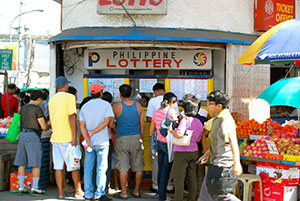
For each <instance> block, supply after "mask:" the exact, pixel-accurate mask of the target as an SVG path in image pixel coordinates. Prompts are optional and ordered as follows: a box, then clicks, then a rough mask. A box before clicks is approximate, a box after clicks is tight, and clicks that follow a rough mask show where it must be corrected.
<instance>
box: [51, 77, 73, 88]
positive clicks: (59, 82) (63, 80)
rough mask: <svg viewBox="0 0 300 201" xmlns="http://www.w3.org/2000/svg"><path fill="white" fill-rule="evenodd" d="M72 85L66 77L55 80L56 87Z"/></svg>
mask: <svg viewBox="0 0 300 201" xmlns="http://www.w3.org/2000/svg"><path fill="white" fill-rule="evenodd" d="M67 83H71V82H70V81H68V80H67V78H65V77H64V76H59V77H57V78H56V80H55V85H56V87H63V86H65V84H67Z"/></svg>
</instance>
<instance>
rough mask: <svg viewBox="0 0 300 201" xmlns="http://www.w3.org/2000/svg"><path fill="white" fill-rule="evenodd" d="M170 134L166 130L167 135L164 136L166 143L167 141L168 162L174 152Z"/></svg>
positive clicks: (171, 159) (170, 160)
mask: <svg viewBox="0 0 300 201" xmlns="http://www.w3.org/2000/svg"><path fill="white" fill-rule="evenodd" d="M171 136H172V134H171V133H170V132H169V131H168V135H167V136H166V139H167V143H168V159H169V163H171V162H172V161H173V159H174V153H173V144H172V140H171Z"/></svg>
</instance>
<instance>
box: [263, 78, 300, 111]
mask: <svg viewBox="0 0 300 201" xmlns="http://www.w3.org/2000/svg"><path fill="white" fill-rule="evenodd" d="M257 98H261V99H264V100H266V101H267V102H268V103H269V104H270V106H273V105H285V106H291V107H295V108H298V109H300V77H293V78H285V79H281V80H279V81H277V82H275V83H274V84H272V85H271V86H269V87H268V88H266V89H265V90H264V91H263V92H262V93H261V94H260V95H259V96H258V97H257Z"/></svg>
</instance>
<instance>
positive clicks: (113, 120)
mask: <svg viewBox="0 0 300 201" xmlns="http://www.w3.org/2000/svg"><path fill="white" fill-rule="evenodd" d="M108 127H109V128H111V129H114V128H115V127H116V125H115V118H114V117H112V118H110V120H109V124H108Z"/></svg>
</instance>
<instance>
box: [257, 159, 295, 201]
mask: <svg viewBox="0 0 300 201" xmlns="http://www.w3.org/2000/svg"><path fill="white" fill-rule="evenodd" d="M256 164H257V166H256V174H257V175H259V176H260V177H261V180H262V189H263V193H262V194H263V201H297V185H298V184H299V168H298V167H295V166H290V165H283V164H276V163H267V162H257V163H256ZM254 200H255V201H260V188H259V184H258V182H256V183H255V194H254Z"/></svg>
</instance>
